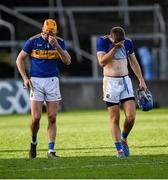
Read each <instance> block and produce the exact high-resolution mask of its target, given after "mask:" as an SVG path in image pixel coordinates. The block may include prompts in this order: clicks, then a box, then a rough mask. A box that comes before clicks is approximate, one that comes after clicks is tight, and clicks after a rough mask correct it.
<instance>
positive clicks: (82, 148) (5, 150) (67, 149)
mask: <svg viewBox="0 0 168 180" xmlns="http://www.w3.org/2000/svg"><path fill="white" fill-rule="evenodd" d="M167 147H168V144H165V145H152V146H151V145H150V146H148V145H132V146H130V148H137V149H144V148H167ZM101 149H112V147H111V146H109V147H105V146H104V147H81V148H78V147H72V148H57V150H59V151H78V150H79V151H80V150H81V151H82V150H101ZM28 151H29V150H28V149H4V150H0V153H7V152H8V153H13V152H28ZM38 151H47V149H38Z"/></svg>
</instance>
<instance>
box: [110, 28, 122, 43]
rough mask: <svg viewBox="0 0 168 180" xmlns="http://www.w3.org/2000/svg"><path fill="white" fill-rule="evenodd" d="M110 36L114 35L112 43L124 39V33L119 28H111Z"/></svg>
mask: <svg viewBox="0 0 168 180" xmlns="http://www.w3.org/2000/svg"><path fill="white" fill-rule="evenodd" d="M112 34H114V38H115V39H114V41H115V42H116V43H117V42H120V41H122V40H124V39H125V31H124V29H123V28H122V27H120V26H116V27H113V28H112V29H111V31H110V35H112Z"/></svg>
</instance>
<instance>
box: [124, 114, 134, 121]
mask: <svg viewBox="0 0 168 180" xmlns="http://www.w3.org/2000/svg"><path fill="white" fill-rule="evenodd" d="M126 119H127V121H128V122H130V123H132V122H134V121H135V116H134V115H128V116H126Z"/></svg>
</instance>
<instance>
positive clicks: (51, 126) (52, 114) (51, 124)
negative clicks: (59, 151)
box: [47, 101, 59, 158]
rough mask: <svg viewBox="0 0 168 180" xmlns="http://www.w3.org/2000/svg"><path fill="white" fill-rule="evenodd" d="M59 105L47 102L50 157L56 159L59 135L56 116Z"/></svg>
mask: <svg viewBox="0 0 168 180" xmlns="http://www.w3.org/2000/svg"><path fill="white" fill-rule="evenodd" d="M58 107H59V104H58V102H56V101H53V102H52V101H51V102H47V116H48V157H49V158H55V157H56V155H55V150H54V146H55V141H56V134H57V126H56V116H57V112H58Z"/></svg>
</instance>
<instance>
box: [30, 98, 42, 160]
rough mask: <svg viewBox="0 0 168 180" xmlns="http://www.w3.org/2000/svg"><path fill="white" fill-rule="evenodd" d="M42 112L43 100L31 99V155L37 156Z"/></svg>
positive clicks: (31, 156)
mask: <svg viewBox="0 0 168 180" xmlns="http://www.w3.org/2000/svg"><path fill="white" fill-rule="evenodd" d="M41 112H42V102H39V101H31V116H32V119H31V122H30V131H31V137H32V141H31V147H30V151H29V157H30V158H31V159H32V158H35V157H36V146H37V133H38V130H39V122H40V118H41Z"/></svg>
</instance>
